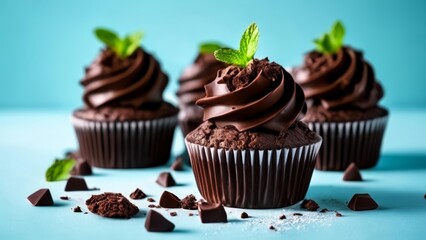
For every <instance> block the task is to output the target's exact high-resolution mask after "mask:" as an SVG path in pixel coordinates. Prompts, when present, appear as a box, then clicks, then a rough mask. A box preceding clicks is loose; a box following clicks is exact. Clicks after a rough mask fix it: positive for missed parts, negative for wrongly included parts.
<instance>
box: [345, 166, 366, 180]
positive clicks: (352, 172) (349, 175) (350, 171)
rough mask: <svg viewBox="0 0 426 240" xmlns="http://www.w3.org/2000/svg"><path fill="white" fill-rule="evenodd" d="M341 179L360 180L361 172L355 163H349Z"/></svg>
mask: <svg viewBox="0 0 426 240" xmlns="http://www.w3.org/2000/svg"><path fill="white" fill-rule="evenodd" d="M343 181H362V177H361V173H360V172H359V169H358V167H357V165H356V164H355V163H351V164H350V165H349V166H348V167H347V168H346V170H345V173H344V174H343Z"/></svg>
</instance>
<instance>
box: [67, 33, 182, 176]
mask: <svg viewBox="0 0 426 240" xmlns="http://www.w3.org/2000/svg"><path fill="white" fill-rule="evenodd" d="M95 33H96V36H97V37H98V38H99V40H101V41H102V42H103V43H105V45H106V46H107V47H106V48H105V49H103V50H102V51H101V53H100V55H99V56H98V57H97V58H96V59H95V61H94V62H93V63H92V64H91V65H90V66H89V67H87V68H86V76H85V77H84V78H83V80H81V84H82V85H83V87H84V94H83V101H84V103H85V107H84V108H82V109H78V110H76V111H75V112H74V114H73V124H74V128H75V131H76V134H77V138H78V142H79V147H80V154H81V157H82V158H84V159H85V160H87V161H88V162H89V163H90V164H91V165H92V166H96V167H103V168H141V167H149V166H157V165H162V164H164V163H166V162H167V160H168V159H169V156H170V148H171V143H172V140H173V134H174V129H175V127H176V125H177V113H178V109H177V108H175V107H174V106H172V105H171V104H169V103H167V102H165V101H164V100H163V98H162V94H163V91H164V88H165V87H166V85H167V83H168V77H167V75H166V74H165V73H164V72H163V71H162V70H161V68H160V64H159V63H158V61H157V60H156V59H155V58H154V57H153V56H152V55H151V54H149V53H147V52H146V51H144V49H143V48H141V47H140V40H141V38H142V34H141V33H134V34H130V35H127V36H126V37H125V38H124V39H120V38H119V37H118V36H117V35H116V34H115V33H114V32H111V31H109V30H106V29H97V30H96V31H95Z"/></svg>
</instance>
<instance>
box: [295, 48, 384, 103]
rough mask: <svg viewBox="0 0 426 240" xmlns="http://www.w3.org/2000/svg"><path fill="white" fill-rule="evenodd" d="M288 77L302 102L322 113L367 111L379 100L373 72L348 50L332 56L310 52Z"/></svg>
mask: <svg viewBox="0 0 426 240" xmlns="http://www.w3.org/2000/svg"><path fill="white" fill-rule="evenodd" d="M292 75H293V77H294V79H295V80H296V81H297V82H298V83H299V84H300V85H301V86H302V88H303V90H304V92H305V96H306V98H307V99H308V100H309V99H312V100H313V102H314V104H321V105H322V106H323V107H324V108H326V109H336V108H339V107H347V106H349V107H355V108H360V109H367V108H371V107H375V106H377V103H378V101H379V100H380V99H381V98H382V97H383V88H382V87H381V85H380V84H379V83H378V82H377V81H376V79H375V76H374V71H373V68H372V67H371V65H370V64H369V63H368V62H366V61H365V60H364V58H363V55H362V53H361V52H359V51H356V50H354V49H352V48H350V47H342V48H341V49H340V50H339V52H337V53H336V54H333V55H328V54H321V53H319V52H316V51H312V52H310V53H308V54H306V55H305V59H304V63H303V65H302V66H300V67H298V68H295V69H293V71H292Z"/></svg>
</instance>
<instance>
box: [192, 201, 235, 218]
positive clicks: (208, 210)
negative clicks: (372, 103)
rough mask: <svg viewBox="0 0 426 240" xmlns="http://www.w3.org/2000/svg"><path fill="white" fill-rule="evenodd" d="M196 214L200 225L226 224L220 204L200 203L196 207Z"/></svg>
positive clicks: (223, 210) (223, 209) (224, 213)
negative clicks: (198, 216)
mask: <svg viewBox="0 0 426 240" xmlns="http://www.w3.org/2000/svg"><path fill="white" fill-rule="evenodd" d="M198 213H199V215H200V219H201V222H202V223H216V222H228V218H227V216H226V212H225V208H223V206H222V204H221V203H205V202H204V203H201V204H199V205H198Z"/></svg>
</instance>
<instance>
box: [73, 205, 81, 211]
mask: <svg viewBox="0 0 426 240" xmlns="http://www.w3.org/2000/svg"><path fill="white" fill-rule="evenodd" d="M72 211H73V212H83V211H81V208H80V206H77V207H75V208H73V209H72Z"/></svg>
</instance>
